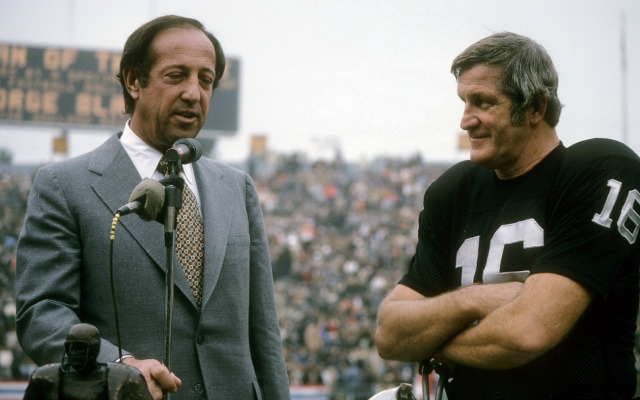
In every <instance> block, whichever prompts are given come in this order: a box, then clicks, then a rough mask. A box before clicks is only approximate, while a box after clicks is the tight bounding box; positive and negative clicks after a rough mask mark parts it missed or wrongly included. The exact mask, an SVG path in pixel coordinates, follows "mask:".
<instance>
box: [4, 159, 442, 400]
mask: <svg viewBox="0 0 640 400" xmlns="http://www.w3.org/2000/svg"><path fill="white" fill-rule="evenodd" d="M448 166H449V165H446V164H432V163H425V162H424V161H423V160H421V159H420V158H419V157H414V158H411V159H379V160H376V161H375V162H371V163H367V164H362V165H356V164H348V163H345V162H343V161H342V160H341V158H340V157H339V156H336V157H335V158H334V159H333V160H331V161H314V162H310V161H308V160H306V159H305V156H304V155H302V154H293V155H287V156H278V157H271V158H266V157H255V156H254V157H252V158H251V159H250V160H249V162H248V165H247V168H248V170H249V172H250V174H251V175H252V176H253V178H254V180H255V182H256V185H257V187H258V191H259V194H260V197H261V201H262V205H263V210H264V216H265V223H266V227H267V231H268V235H269V240H270V245H271V256H272V260H273V261H272V264H273V273H274V279H275V291H276V301H277V307H278V315H279V318H280V326H281V332H282V339H283V345H284V351H285V360H286V363H287V369H288V374H289V379H290V382H291V384H292V385H321V386H324V387H326V388H328V389H329V390H330V391H331V392H332V393H333V395H332V398H333V399H347V398H349V399H358V398H363V399H366V398H368V397H369V396H370V395H372V394H373V393H375V392H376V391H378V390H381V389H383V388H387V387H391V386H396V385H397V384H399V383H400V382H412V381H413V379H414V376H415V372H416V370H415V369H416V368H415V365H413V364H406V363H399V362H389V361H384V360H382V359H380V357H379V356H378V354H377V352H376V350H375V347H374V344H373V332H374V325H375V319H376V311H377V308H378V304H379V303H380V302H381V300H382V298H383V296H384V295H385V294H386V293H389V291H390V289H391V288H392V287H393V286H394V285H395V284H396V282H397V281H398V280H399V279H400V277H401V276H402V275H403V274H404V272H405V269H406V265H407V262H408V258H409V257H411V255H412V254H413V251H414V247H415V243H416V232H417V216H418V212H419V211H420V209H421V207H422V196H423V194H424V190H425V189H426V187H427V186H428V185H429V184H430V183H431V182H432V181H433V180H434V179H435V178H436V177H437V176H439V175H440V174H441V173H442V172H443V171H444V170H445V169H446V168H447V167H448ZM34 171H35V169H32V170H30V171H28V170H27V171H24V170H16V169H0V379H27V378H28V377H29V376H30V374H31V372H32V371H33V369H35V367H36V366H35V365H34V364H33V363H32V362H31V361H30V360H29V359H28V358H27V357H25V356H24V354H23V353H22V352H21V350H20V346H19V344H18V343H17V340H16V334H15V322H14V319H15V303H14V300H13V277H14V274H15V249H16V244H17V241H18V236H19V233H20V229H21V226H22V218H23V216H24V212H25V207H26V199H27V195H28V192H29V188H30V185H31V178H32V174H33V172H34ZM107 229H108V227H107ZM354 394H357V395H354Z"/></svg>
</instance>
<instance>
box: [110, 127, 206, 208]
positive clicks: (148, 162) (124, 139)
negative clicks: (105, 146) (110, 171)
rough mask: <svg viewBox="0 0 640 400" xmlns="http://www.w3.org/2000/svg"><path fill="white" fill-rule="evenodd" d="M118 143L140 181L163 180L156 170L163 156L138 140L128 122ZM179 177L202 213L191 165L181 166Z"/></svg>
mask: <svg viewBox="0 0 640 400" xmlns="http://www.w3.org/2000/svg"><path fill="white" fill-rule="evenodd" d="M120 143H121V144H122V147H124V150H125V151H126V152H127V154H128V155H129V158H131V161H132V162H133V165H135V167H136V169H137V170H138V173H139V174H140V179H144V178H151V179H155V180H157V181H159V180H160V179H162V178H164V175H163V174H162V173H161V172H160V171H158V170H157V167H158V163H159V162H160V159H161V158H162V156H163V154H162V153H161V152H159V151H158V150H156V149H154V148H153V147H151V146H149V145H148V144H146V143H145V142H144V141H143V140H142V139H140V137H139V136H138V135H137V134H136V133H135V132H134V131H132V130H131V128H130V127H129V121H127V123H126V124H125V127H124V130H123V131H122V136H121V137H120ZM180 176H181V177H182V178H183V179H184V181H185V184H187V185H188V186H189V189H191V191H192V192H193V194H194V196H196V201H197V202H198V208H200V211H201V212H202V206H201V205H200V195H199V193H198V186H197V185H196V177H195V174H194V172H193V165H191V164H183V165H182V172H181V173H180Z"/></svg>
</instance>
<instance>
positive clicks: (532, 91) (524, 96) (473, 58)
mask: <svg viewBox="0 0 640 400" xmlns="http://www.w3.org/2000/svg"><path fill="white" fill-rule="evenodd" d="M478 65H485V66H497V67H499V68H500V78H499V81H498V89H499V90H500V91H501V92H502V93H504V94H505V95H506V96H507V97H509V98H510V99H511V102H512V109H511V123H512V124H513V125H515V126H521V125H522V124H523V115H524V112H525V110H526V109H527V108H529V107H531V106H533V107H534V109H537V108H538V106H539V102H540V100H542V99H545V98H546V100H547V109H546V112H545V115H544V120H545V121H546V122H547V123H548V124H549V126H551V127H552V128H554V127H555V126H556V125H557V124H558V121H559V120H560V112H561V110H562V104H561V103H560V99H558V73H557V72H556V69H555V67H554V65H553V61H551V57H549V54H548V53H547V51H546V50H545V49H544V47H542V46H541V45H539V44H538V43H536V42H535V41H533V40H531V39H529V38H527V37H525V36H521V35H518V34H515V33H511V32H500V33H495V34H493V35H491V36H488V37H486V38H484V39H481V40H479V41H478V42H476V43H474V44H472V45H471V46H469V47H467V48H466V49H465V50H464V51H463V52H462V53H460V55H458V56H457V57H456V58H455V59H454V60H453V63H452V64H451V73H452V74H453V75H454V76H455V77H456V79H458V77H459V76H460V74H462V73H463V72H465V71H467V70H469V69H471V68H473V67H475V66H478Z"/></svg>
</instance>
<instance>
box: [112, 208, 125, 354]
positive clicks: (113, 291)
mask: <svg viewBox="0 0 640 400" xmlns="http://www.w3.org/2000/svg"><path fill="white" fill-rule="evenodd" d="M119 220H120V210H118V211H116V215H115V216H114V217H113V221H112V222H111V234H110V235H109V279H110V282H111V301H112V302H113V312H114V316H115V322H116V341H117V344H118V361H121V360H122V342H121V340H120V317H119V315H118V303H117V298H116V285H115V281H114V278H113V245H114V242H115V238H116V226H117V225H118V221H119Z"/></svg>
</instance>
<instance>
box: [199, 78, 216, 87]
mask: <svg viewBox="0 0 640 400" xmlns="http://www.w3.org/2000/svg"><path fill="white" fill-rule="evenodd" d="M200 82H202V86H203V87H205V88H211V87H212V86H213V79H212V78H200Z"/></svg>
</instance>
